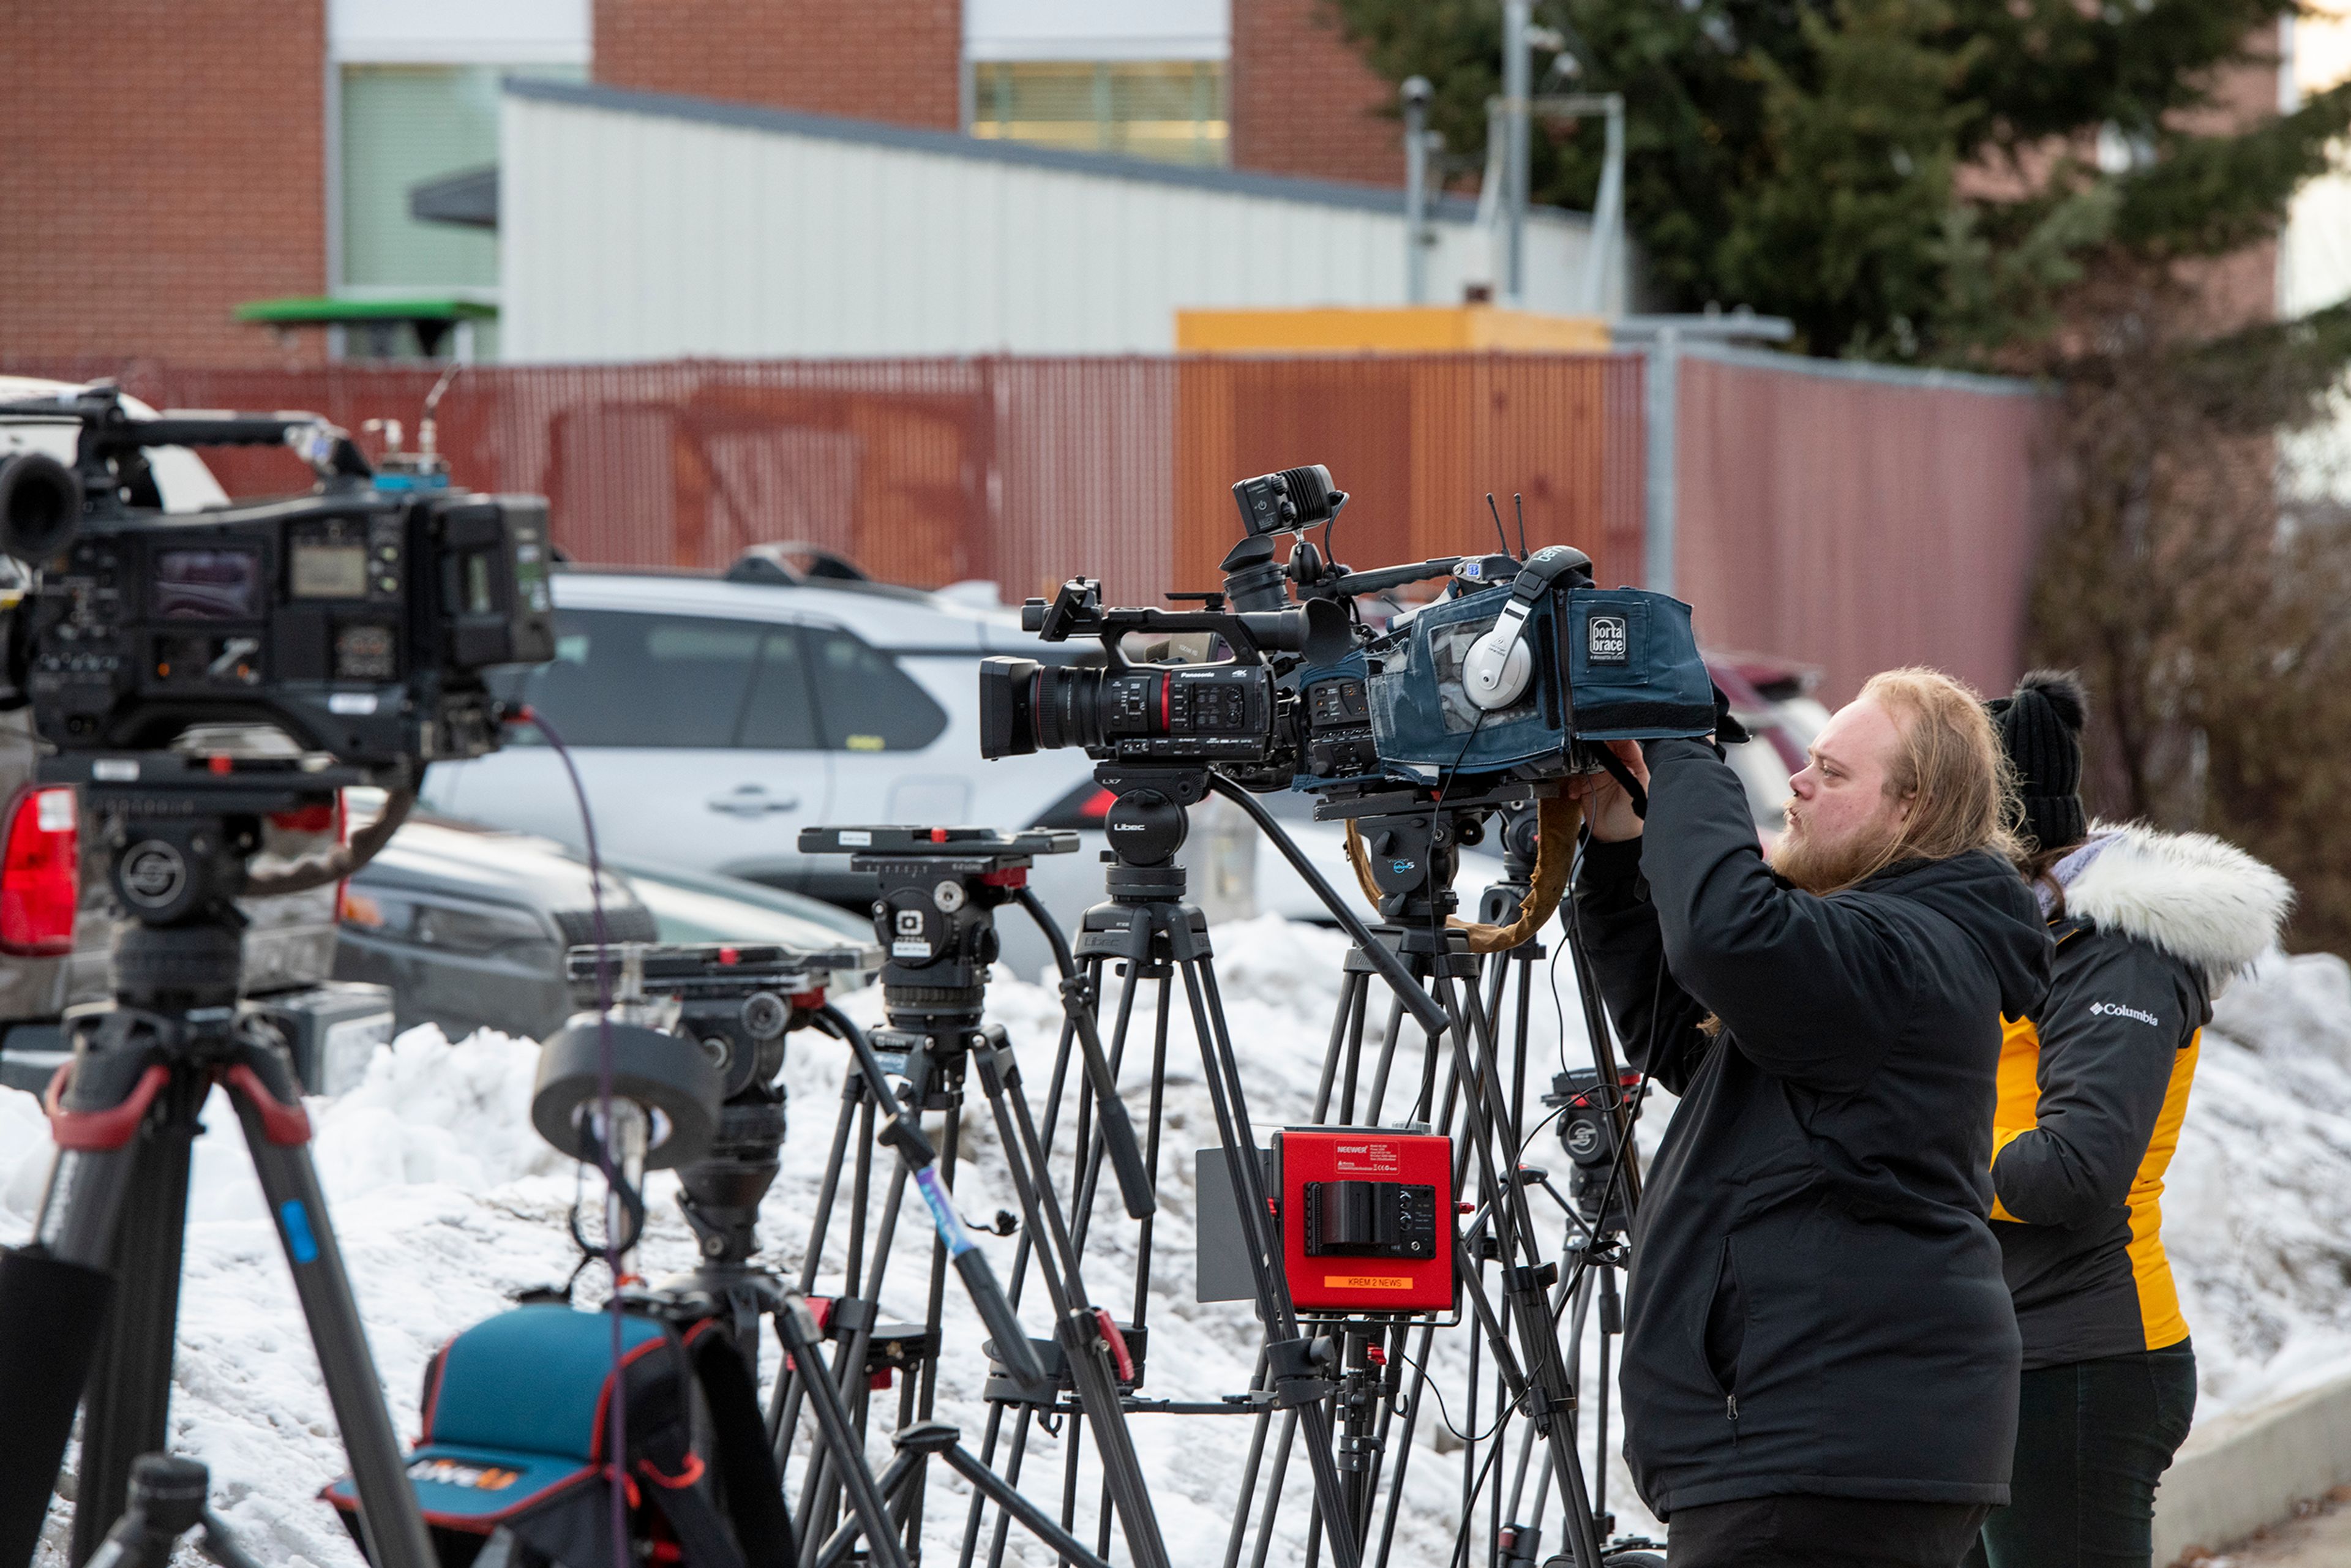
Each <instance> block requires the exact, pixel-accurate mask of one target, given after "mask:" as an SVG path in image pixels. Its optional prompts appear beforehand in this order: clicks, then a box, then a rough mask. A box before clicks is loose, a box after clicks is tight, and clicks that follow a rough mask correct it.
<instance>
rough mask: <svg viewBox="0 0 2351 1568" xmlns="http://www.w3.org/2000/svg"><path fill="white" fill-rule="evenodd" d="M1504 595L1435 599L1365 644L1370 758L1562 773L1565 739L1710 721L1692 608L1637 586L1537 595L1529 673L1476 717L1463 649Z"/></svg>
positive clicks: (1671, 730) (1702, 727) (1400, 765)
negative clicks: (1514, 694) (1369, 648)
mask: <svg viewBox="0 0 2351 1568" xmlns="http://www.w3.org/2000/svg"><path fill="white" fill-rule="evenodd" d="M1509 602H1510V589H1509V588H1508V587H1507V586H1497V587H1493V588H1488V589H1482V590H1479V591H1476V592H1473V593H1464V594H1460V595H1458V596H1456V597H1449V598H1446V599H1442V600H1439V601H1437V602H1436V603H1434V604H1431V605H1430V606H1428V607H1427V608H1426V609H1425V610H1423V611H1421V612H1419V613H1418V614H1416V615H1415V616H1414V617H1413V618H1412V619H1411V620H1410V621H1408V622H1405V624H1404V626H1402V627H1400V628H1398V629H1397V630H1396V631H1395V632H1391V633H1390V634H1389V635H1388V636H1387V637H1385V638H1383V639H1382V640H1381V643H1380V644H1378V645H1375V647H1374V653H1376V654H1377V655H1378V656H1379V658H1380V662H1381V668H1380V672H1379V674H1375V675H1374V676H1372V678H1371V681H1370V695H1371V708H1372V731H1373V735H1374V739H1375V741H1376V744H1377V745H1378V747H1379V753H1380V760H1381V762H1382V763H1384V764H1385V765H1387V766H1388V767H1390V768H1395V769H1398V770H1400V771H1403V772H1405V773H1409V774H1413V775H1415V776H1417V777H1420V778H1422V779H1424V780H1426V779H1431V778H1434V777H1435V776H1436V775H1437V773H1439V772H1453V771H1458V772H1462V773H1481V772H1496V771H1499V770H1501V769H1504V768H1520V769H1528V768H1531V769H1533V770H1535V771H1538V772H1542V771H1549V772H1554V773H1556V772H1562V771H1564V770H1566V768H1567V767H1568V766H1569V763H1568V758H1567V750H1568V742H1569V741H1570V740H1572V739H1573V740H1593V741H1597V740H1655V739H1659V738H1662V737H1667V736H1700V735H1705V734H1706V733H1708V731H1710V730H1711V729H1713V728H1714V683H1713V681H1712V679H1711V678H1709V677H1708V674H1707V671H1706V661H1705V660H1704V659H1702V658H1700V657H1699V656H1698V637H1697V634H1696V633H1695V632H1693V631H1692V630H1691V629H1690V607H1689V606H1688V605H1687V604H1684V603H1683V602H1682V601H1680V600H1678V599H1674V598H1670V597H1668V596H1667V595H1666V594H1662V593H1652V592H1650V591H1647V590H1646V589H1639V588H1612V589H1598V588H1574V589H1560V590H1557V591H1552V592H1551V593H1547V594H1545V595H1544V596H1543V597H1542V598H1541V600H1539V601H1536V604H1535V606H1534V611H1533V613H1532V614H1531V616H1530V617H1529V618H1528V621H1527V625H1526V631H1525V633H1524V634H1525V637H1526V640H1527V643H1528V646H1529V648H1530V651H1531V653H1533V654H1534V660H1535V664H1534V671H1533V678H1532V679H1531V680H1529V681H1528V682H1527V687H1526V690H1525V691H1524V692H1523V693H1521V694H1520V696H1519V698H1518V700H1517V701H1515V702H1513V703H1511V704H1510V706H1507V707H1501V708H1496V709H1494V710H1492V711H1490V712H1481V711H1480V710H1479V708H1478V707H1477V706H1476V705H1475V704H1473V703H1471V702H1470V700H1469V696H1468V692H1467V691H1465V690H1464V689H1463V686H1462V682H1461V666H1462V663H1463V661H1464V660H1465V659H1467V658H1468V653H1469V649H1470V647H1471V645H1472V644H1474V643H1476V642H1477V640H1478V639H1479V637H1481V636H1483V635H1484V634H1485V633H1486V632H1488V631H1489V630H1490V629H1491V628H1492V626H1493V624H1494V622H1495V619H1496V617H1498V616H1499V615H1500V614H1501V612H1502V607H1503V606H1504V605H1505V604H1508V603H1509Z"/></svg>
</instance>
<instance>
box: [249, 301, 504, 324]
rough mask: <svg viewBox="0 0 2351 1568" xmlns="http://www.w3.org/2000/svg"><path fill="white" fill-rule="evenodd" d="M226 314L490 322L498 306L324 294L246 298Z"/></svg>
mask: <svg viewBox="0 0 2351 1568" xmlns="http://www.w3.org/2000/svg"><path fill="white" fill-rule="evenodd" d="M230 314H231V315H232V316H234V317H235V318H236V319H238V320H240V321H266V322H268V323H270V324H272V325H274V326H279V327H330V326H334V325H336V324H338V323H341V322H349V321H494V320H496V319H497V314H498V308H497V307H496V306H495V305H486V304H484V303H483V302H482V301H480V300H478V299H463V298H452V297H450V296H448V295H424V296H421V297H418V298H406V299H337V298H329V297H328V296H324V295H316V296H310V297H308V298H289V299H249V300H247V301H246V302H245V303H244V304H242V305H240V306H238V307H236V308H235V309H234V310H232V311H231V312H230Z"/></svg>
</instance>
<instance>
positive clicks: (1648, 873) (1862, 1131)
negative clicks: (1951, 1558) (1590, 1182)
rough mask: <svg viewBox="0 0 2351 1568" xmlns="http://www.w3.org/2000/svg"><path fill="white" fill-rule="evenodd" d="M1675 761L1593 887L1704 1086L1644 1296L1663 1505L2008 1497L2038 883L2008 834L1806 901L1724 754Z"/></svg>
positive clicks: (1646, 1049) (1657, 755)
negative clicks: (2005, 847) (2011, 1210)
mask: <svg viewBox="0 0 2351 1568" xmlns="http://www.w3.org/2000/svg"><path fill="white" fill-rule="evenodd" d="M1646 757H1647V759H1648V765H1649V769H1650V774H1651V780H1650V785H1649V814H1648V819H1647V824H1646V832H1645V836H1644V837H1643V838H1642V839H1640V840H1638V841H1631V842H1627V843H1622V844H1604V843H1598V842H1594V843H1592V844H1591V845H1590V846H1589V847H1588V848H1587V850H1586V852H1585V855H1584V861H1583V873H1582V876H1581V879H1580V881H1579V883H1578V885H1577V889H1576V899H1577V912H1578V916H1579V918H1580V921H1581V923H1582V926H1583V934H1584V937H1585V940H1586V941H1587V943H1588V945H1589V946H1590V949H1591V953H1592V958H1593V967H1594V968H1595V970H1596V972H1597V975H1598V978H1599V982H1600V988H1601V992H1602V995H1603V997H1604V998H1605V1000H1606V1002H1607V1005H1608V1009H1609V1013H1610V1016H1611V1017H1612V1018H1613V1019H1614V1022H1615V1025H1616V1030H1617V1032H1618V1034H1619V1035H1621V1036H1622V1037H1623V1038H1624V1040H1625V1048H1626V1052H1627V1055H1628V1056H1629V1057H1630V1059H1631V1060H1632V1061H1634V1063H1635V1064H1636V1065H1639V1066H1643V1067H1646V1069H1647V1070H1648V1071H1650V1072H1651V1073H1652V1074H1653V1075H1654V1076H1655V1077H1656V1080H1657V1082H1660V1083H1662V1084H1663V1085H1664V1086H1665V1087H1666V1088H1667V1089H1668V1090H1671V1091H1672V1092H1675V1093H1676V1094H1677V1095H1679V1096H1680V1097H1681V1103H1680V1104H1679V1106H1678V1107H1677V1109H1676V1111H1675V1113H1674V1117H1673V1121H1672V1122H1671V1124H1669V1125H1668V1126H1667V1130H1666V1135H1665V1142H1664V1145H1663V1146H1662V1147H1661V1148H1660V1149H1659V1151H1658V1154H1657V1157H1656V1164H1655V1166H1653V1167H1652V1169H1651V1171H1650V1174H1649V1177H1648V1184H1647V1186H1646V1190H1645V1193H1644V1196H1643V1200H1642V1206H1641V1211H1640V1214H1639V1216H1638V1218H1637V1220H1636V1222H1635V1238H1634V1248H1633V1270H1632V1279H1631V1283H1630V1287H1629V1291H1628V1294H1627V1298H1626V1308H1627V1315H1626V1321H1625V1361H1624V1396H1625V1423H1626V1426H1625V1455H1626V1458H1629V1459H1630V1460H1631V1462H1632V1467H1633V1474H1634V1478H1635V1481H1636V1482H1637V1483H1638V1484H1639V1486H1640V1489H1641V1494H1642V1497H1643V1498H1644V1500H1646V1501H1647V1503H1648V1505H1649V1507H1650V1508H1651V1509H1652V1510H1653V1511H1656V1514H1657V1515H1658V1516H1659V1517H1660V1518H1663V1517H1666V1516H1667V1515H1669V1514H1671V1513H1672V1512H1674V1511H1676V1510H1677V1509H1683V1508H1693V1507H1697V1506H1699V1505H1701V1504H1705V1503H1713V1502H1727V1501H1730V1500H1735V1499H1739V1498H1750V1497H1765V1496H1771V1495H1776V1494H1784V1493H1808V1494H1814V1495H1821V1496H1829V1497H1850V1498H1871V1499H1887V1500H1916V1501H1933V1502H1966V1503H2004V1502H2006V1501H2007V1500H2008V1477H2009V1465H2010V1459H2011V1454H2012V1452H2013V1448H2014V1444H2015V1437H2016V1413H2017V1374H2018V1359H2019V1346H2018V1339H2017V1331H2016V1320H2015V1316H2014V1314H2013V1312H2011V1308H2010V1305H2009V1296H2008V1289H2007V1286H2006V1284H2005V1283H2004V1282H2003V1281H2002V1279H2001V1259H2000V1249H1999V1248H1998V1247H1997V1246H1996V1245H1995V1243H1994V1242H1993V1240H1992V1236H1991V1229H1990V1228H1989V1227H1988V1225H1987V1224H1986V1221H1985V1215H1986V1213H1987V1211H1988V1209H1989V1208H1990V1206H1991V1182H1990V1179H1989V1175H1990V1170H1989V1167H1990V1166H1991V1124H1992V1102H1993V1084H1994V1074H1995V1071H1996V1070H1997V1066H1998V1062H1999V1058H2000V1051H2001V1030H2000V1025H1999V1019H2000V1017H2001V1015H2003V1014H2005V1015H2007V1016H2011V1017H2014V1016H2020V1015H2021V1014H2022V1012H2023V1011H2024V1010H2026V1009H2029V1008H2030V1007H2031V1006H2032V1005H2033V1004H2034V1003H2036V1002H2038V1001H2039V1000H2040V998H2041V995H2042V993H2043V989H2044V988H2046V986H2047V984H2048V980H2049V967H2050V941H2049V937H2048V935H2047V933H2046V932H2045V930H2044V929H2043V924H2042V921H2041V918H2040V914H2039V911H2038V910H2037V909H2036V908H2035V906H2034V902H2033V898H2032V893H2031V892H2030V891H2029V890H2028V889H2027V888H2026V886H2025V884H2024V883H2023V881H2022V878H2020V877H2019V876H2018V875H2017V874H2016V873H2015V871H2014V870H2013V869H2012V868H2011V866H2010V865H2009V864H2008V862H2005V861H2004V860H2002V859H2001V858H2000V857H1998V856H1997V855H1994V854H1991V853H1990V852H1970V853H1967V854H1962V855H1959V856H1956V857H1954V858H1952V859H1949V860H1945V861H1935V862H1928V861H1909V862H1903V863H1900V864H1897V865H1896V866H1893V867H1890V868H1888V869H1887V870H1886V871H1884V872H1881V873H1878V874H1877V875H1876V876H1874V877H1872V878H1870V879H1869V880H1868V881H1867V882H1865V883H1863V884H1862V885H1860V886H1859V887H1856V888H1853V889H1850V890H1848V891H1846V892H1844V893H1841V894H1834V895H1833V896H1830V897H1827V898H1821V897H1815V896H1814V895H1813V894H1806V893H1801V892H1797V891H1795V890H1793V889H1792V888H1790V887H1789V886H1788V885H1787V884H1786V883H1783V882H1782V881H1781V880H1780V879H1779V878H1778V877H1777V876H1776V875H1774V874H1773V873H1772V872H1771V870H1770V868H1769V867H1768V866H1766V865H1765V863H1764V862H1763V857H1762V853H1761V849H1760V847H1759V846H1758V845H1757V843H1756V840H1755V830H1754V826H1753V823H1752V820H1751V818H1750V816H1749V815H1748V810H1747V802H1746V797H1745V793H1744V791H1743V789H1741V787H1740V781H1739V778H1738V776H1737V775H1736V774H1735V773H1733V772H1732V771H1731V769H1730V768H1729V767H1728V766H1727V765H1725V764H1724V763H1723V762H1721V761H1720V760H1719V758H1717V757H1716V756H1715V755H1714V753H1713V750H1712V749H1711V747H1708V746H1707V745H1705V744H1704V743H1701V742H1698V741H1687V740H1669V741H1657V742H1652V743H1650V744H1649V745H1648V746H1647V747H1646ZM1708 1013H1712V1014H1714V1015H1716V1016H1717V1017H1719V1019H1721V1022H1722V1028H1721V1029H1720V1030H1719V1031H1717V1032H1715V1033H1713V1034H1709V1033H1708V1031H1707V1030H1703V1029H1701V1028H1700V1025H1701V1024H1702V1022H1703V1021H1704V1020H1705V1019H1706V1018H1707V1015H1708Z"/></svg>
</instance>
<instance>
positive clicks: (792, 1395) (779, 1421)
mask: <svg viewBox="0 0 2351 1568" xmlns="http://www.w3.org/2000/svg"><path fill="white" fill-rule="evenodd" d="M857 1082H858V1078H857V1071H856V1069H855V1068H854V1067H852V1068H851V1069H850V1070H849V1071H848V1072H847V1073H846V1074H845V1075H844V1076H843V1080H842V1083H841V1114H840V1116H839V1118H838V1119H837V1120H836V1121H835V1122H834V1124H833V1128H832V1147H831V1151H830V1152H829V1153H828V1154H827V1155H825V1160H824V1180H823V1182H822V1183H821V1184H820V1186H818V1188H817V1195H816V1217H815V1218H814V1219H813V1220H811V1221H810V1225H809V1241H808V1250H807V1251H806V1252H804V1253H802V1254H801V1256H800V1283H799V1293H800V1294H801V1295H803V1296H806V1295H808V1294H810V1292H811V1291H814V1290H815V1289H816V1274H817V1268H818V1266H819V1265H820V1264H821V1263H822V1262H823V1260H824V1238H825V1232H826V1231H827V1230H829V1229H830V1228H831V1222H832V1205H833V1200H834V1199H835V1198H836V1197H839V1196H840V1193H841V1165H842V1163H843V1162H844V1161H845V1160H846V1159H847V1157H848V1155H849V1140H850V1138H851V1136H852V1134H853V1133H854V1132H855V1130H856V1126H857V1105H858V1102H859V1101H860V1100H861V1099H862V1098H863V1096H862V1094H861V1093H859V1092H857V1090H856V1084H857ZM799 1375H800V1374H799V1370H798V1369H797V1366H796V1365H794V1366H787V1367H784V1368H783V1369H781V1370H780V1371H779V1372H778V1373H777V1375H776V1390H775V1393H774V1394H773V1395H772V1396H770V1397H769V1398H768V1445H769V1447H771V1448H774V1449H775V1453H776V1474H777V1475H778V1476H781V1475H782V1474H783V1473H784V1467H785V1464H786V1462H787V1461H789V1459H790V1458H791V1457H792V1432H793V1430H794V1429H795V1428H796V1427H798V1426H799V1411H800V1396H799Z"/></svg>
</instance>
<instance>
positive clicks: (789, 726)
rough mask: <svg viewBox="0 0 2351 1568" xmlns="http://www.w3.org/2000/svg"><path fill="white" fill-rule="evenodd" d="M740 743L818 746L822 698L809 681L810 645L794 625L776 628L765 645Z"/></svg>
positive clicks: (753, 678) (793, 747) (772, 748)
mask: <svg viewBox="0 0 2351 1568" xmlns="http://www.w3.org/2000/svg"><path fill="white" fill-rule="evenodd" d="M738 744H740V745H743V746H747V747H755V748H757V749H758V750H761V751H812V750H814V749H815V748H816V746H817V738H816V702H815V698H814V695H813V694H812V693H811V692H810V686H809V668H808V653H807V650H806V648H805V647H804V645H803V644H802V643H801V641H800V634H799V632H798V631H797V630H795V629H794V628H791V627H789V626H787V627H778V628H771V629H769V631H768V633H767V635H766V636H765V638H764V639H763V640H762V641H761V643H760V644H759V664H758V668H757V669H756V670H754V671H753V672H752V674H751V695H750V700H749V701H747V703H745V704H744V706H743V727H742V730H741V732H740V737H739V742H738Z"/></svg>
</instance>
